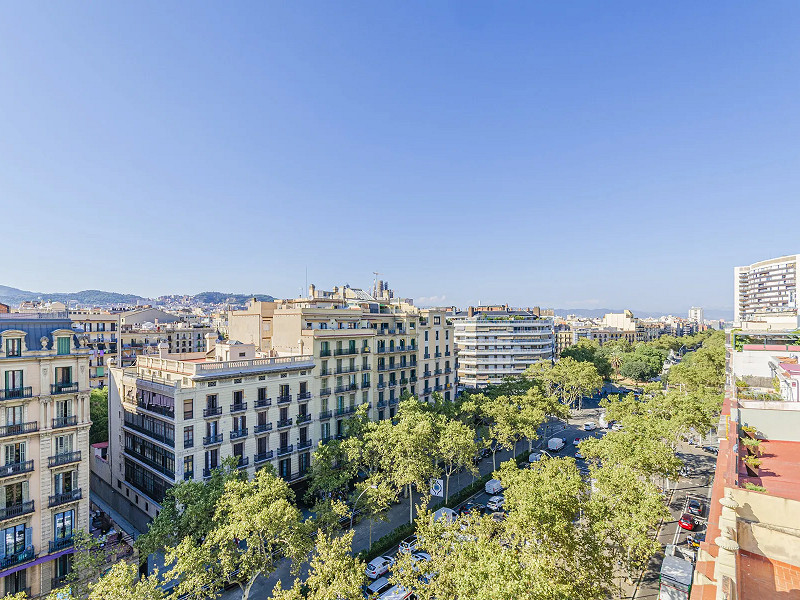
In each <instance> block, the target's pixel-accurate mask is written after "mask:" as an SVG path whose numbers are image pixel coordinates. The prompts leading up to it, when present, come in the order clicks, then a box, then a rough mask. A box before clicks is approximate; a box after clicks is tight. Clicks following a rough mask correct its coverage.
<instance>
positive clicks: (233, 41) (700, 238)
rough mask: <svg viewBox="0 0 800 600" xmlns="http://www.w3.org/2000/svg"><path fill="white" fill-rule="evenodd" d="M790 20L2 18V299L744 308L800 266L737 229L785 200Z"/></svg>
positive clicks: (781, 236) (393, 11) (767, 13)
mask: <svg viewBox="0 0 800 600" xmlns="http://www.w3.org/2000/svg"><path fill="white" fill-rule="evenodd" d="M304 8H305V10H304ZM798 17H800V10H798V7H797V6H796V5H794V4H791V3H783V4H772V5H769V6H755V7H753V6H751V7H740V8H739V9H738V10H736V11H732V10H729V8H728V6H727V5H726V4H723V3H710V4H705V5H703V6H696V5H694V4H690V3H683V4H672V5H670V6H669V7H668V8H664V9H659V8H658V7H654V6H649V5H641V4H635V3H631V4H621V5H617V6H616V7H613V8H611V9H609V8H608V7H607V6H602V7H600V6H595V5H590V4H577V5H571V6H563V5H558V6H555V5H554V6H532V5H522V6H517V7H503V8H498V7H493V10H488V9H487V8H486V7H485V6H482V5H473V4H459V5H458V6H457V7H456V6H455V5H440V6H429V5H421V4H413V3H412V4H409V5H402V6H400V5H376V6H364V7H359V10H355V9H354V8H351V7H347V6H330V5H324V4H317V5H314V10H311V9H308V8H306V7H300V6H294V5H268V6H263V5H259V4H241V5H239V7H238V12H236V13H232V12H229V13H220V12H219V11H217V10H215V8H214V7H210V6H192V8H191V10H189V9H184V8H182V7H180V6H173V7H170V8H164V7H160V9H159V10H154V9H153V7H152V6H150V7H147V6H143V5H136V6H121V5H118V6H103V5H84V6H71V7H58V6H56V7H50V9H49V10H48V11H41V10H38V9H37V7H35V6H31V5H25V4H19V5H14V6H8V7H6V9H5V18H4V19H3V20H2V22H1V23H0V77H2V79H3V80H5V81H7V82H10V81H13V86H12V85H11V84H9V85H8V87H9V89H14V91H15V93H14V94H7V95H4V96H3V97H2V98H0V110H2V112H3V114H5V115H7V117H8V118H7V119H6V121H5V122H4V124H3V125H2V128H1V129H0V133H2V135H0V152H2V154H3V156H4V157H6V159H7V160H5V161H3V162H2V164H0V196H1V197H2V198H3V210H4V221H5V222H6V223H7V224H9V226H8V227H6V228H5V229H4V242H5V244H6V246H7V247H18V248H24V249H25V251H24V252H19V253H17V254H16V256H15V260H14V261H13V262H11V263H9V262H6V264H5V265H4V268H3V270H2V273H1V274H0V276H1V277H0V279H1V280H2V281H0V282H1V283H3V284H6V285H12V286H14V287H19V288H22V289H32V290H43V291H45V292H49V291H69V290H81V289H91V288H98V289H104V290H116V291H120V292H131V293H136V294H142V295H146V296H157V295H160V294H165V293H181V292H186V293H196V292H201V291H204V290H230V291H244V292H247V291H248V290H257V291H259V292H263V293H268V294H272V295H275V296H295V295H297V292H298V290H300V289H301V288H303V287H304V285H305V282H306V269H307V273H308V275H307V281H309V282H312V281H313V282H316V283H318V284H319V285H321V286H322V287H332V286H333V285H336V284H338V285H341V284H343V283H347V282H349V283H350V284H352V285H354V286H360V287H368V286H369V285H370V283H371V281H372V275H371V272H372V271H373V270H379V271H382V272H384V275H383V277H384V278H385V279H387V280H388V281H390V283H391V285H392V287H394V288H395V289H397V290H398V292H399V293H401V294H402V295H404V296H408V297H415V298H428V299H431V298H434V299H435V301H430V302H429V303H430V304H454V305H460V306H464V305H468V304H476V303H478V302H479V301H482V302H496V301H499V302H508V303H510V304H517V305H526V304H530V303H536V304H541V305H546V306H561V307H572V306H575V307H586V308H599V307H611V308H618V307H624V306H630V307H633V308H639V309H640V310H648V311H664V312H676V311H677V310H678V309H680V308H682V307H685V308H688V307H690V306H692V305H697V306H703V307H705V308H706V309H710V310H714V309H721V310H732V308H733V303H732V297H733V284H732V279H733V278H732V268H733V267H734V266H735V265H740V264H750V263H753V262H755V261H758V260H762V259H765V258H767V257H771V256H780V255H783V254H790V253H793V252H796V251H797V249H796V245H794V244H795V242H794V240H793V236H792V231H791V228H761V227H751V228H748V229H746V230H745V227H747V225H748V224H749V223H748V222H747V220H746V219H744V217H745V216H746V215H754V214H761V213H762V212H763V213H764V214H770V213H772V214H780V211H782V210H783V209H784V208H785V206H786V203H787V202H791V198H792V197H796V196H797V193H798V191H800V176H798V173H800V169H799V168H798V164H797V162H798V161H797V153H796V151H795V148H794V146H795V140H796V139H797V137H798V134H800V119H798V116H797V114H796V111H795V110H794V106H793V102H792V99H793V98H795V97H796V96H797V93H798V92H800V77H798V76H797V75H800V73H798V64H797V61H796V60H794V57H796V55H797V53H798V51H800V40H798V39H797V37H796V35H795V31H796V26H797V24H798ZM176 23H180V27H176ZM765 32H769V34H768V35H766V34H765ZM65 240H68V241H65ZM364 253H367V254H368V255H369V260H368V261H367V262H368V264H364V263H365V261H364V260H363V258H361V255H363V254H364ZM65 262H67V263H69V265H70V268H69V269H67V268H64V263H65ZM109 263H112V264H115V265H119V267H118V268H108V267H107V266H106V265H107V264H109ZM176 263H180V264H181V265H182V267H181V268H172V266H173V265H174V264H176Z"/></svg>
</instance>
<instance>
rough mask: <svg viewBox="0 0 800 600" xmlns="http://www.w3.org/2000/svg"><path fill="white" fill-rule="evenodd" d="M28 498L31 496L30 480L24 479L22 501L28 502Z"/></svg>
mask: <svg viewBox="0 0 800 600" xmlns="http://www.w3.org/2000/svg"><path fill="white" fill-rule="evenodd" d="M28 500H30V496H29V495H28V482H27V481H23V482H22V501H23V502H27V501H28Z"/></svg>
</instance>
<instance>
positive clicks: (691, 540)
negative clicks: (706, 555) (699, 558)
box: [686, 532, 706, 548]
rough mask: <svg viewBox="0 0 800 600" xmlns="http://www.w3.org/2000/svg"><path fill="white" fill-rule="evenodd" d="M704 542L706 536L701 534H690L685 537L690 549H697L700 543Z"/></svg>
mask: <svg viewBox="0 0 800 600" xmlns="http://www.w3.org/2000/svg"><path fill="white" fill-rule="evenodd" d="M705 541H706V534H705V532H703V533H690V534H689V535H688V536H686V543H687V544H688V545H689V547H690V548H699V547H700V543H701V542H705Z"/></svg>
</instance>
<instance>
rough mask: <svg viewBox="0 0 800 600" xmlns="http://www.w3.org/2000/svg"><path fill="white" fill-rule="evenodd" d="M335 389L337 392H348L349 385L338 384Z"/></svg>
mask: <svg viewBox="0 0 800 600" xmlns="http://www.w3.org/2000/svg"><path fill="white" fill-rule="evenodd" d="M334 391H335V392H336V393H337V394H343V393H344V392H346V391H347V386H346V385H337V386H336V389H335V390H334Z"/></svg>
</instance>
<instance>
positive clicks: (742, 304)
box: [733, 254, 800, 330]
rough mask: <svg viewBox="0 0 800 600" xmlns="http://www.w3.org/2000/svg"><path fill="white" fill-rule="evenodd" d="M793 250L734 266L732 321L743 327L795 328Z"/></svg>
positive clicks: (794, 263) (795, 257) (798, 324)
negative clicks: (790, 253) (775, 256)
mask: <svg viewBox="0 0 800 600" xmlns="http://www.w3.org/2000/svg"><path fill="white" fill-rule="evenodd" d="M799 258H800V255H797V254H792V255H789V256H780V257H778V258H771V259H769V260H762V261H760V262H757V263H753V264H752V265H748V266H744V267H735V268H734V276H733V286H734V324H735V326H736V327H741V328H743V329H760V330H764V329H797V328H798V327H800V321H799V320H798V312H797V263H798V259H799Z"/></svg>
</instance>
